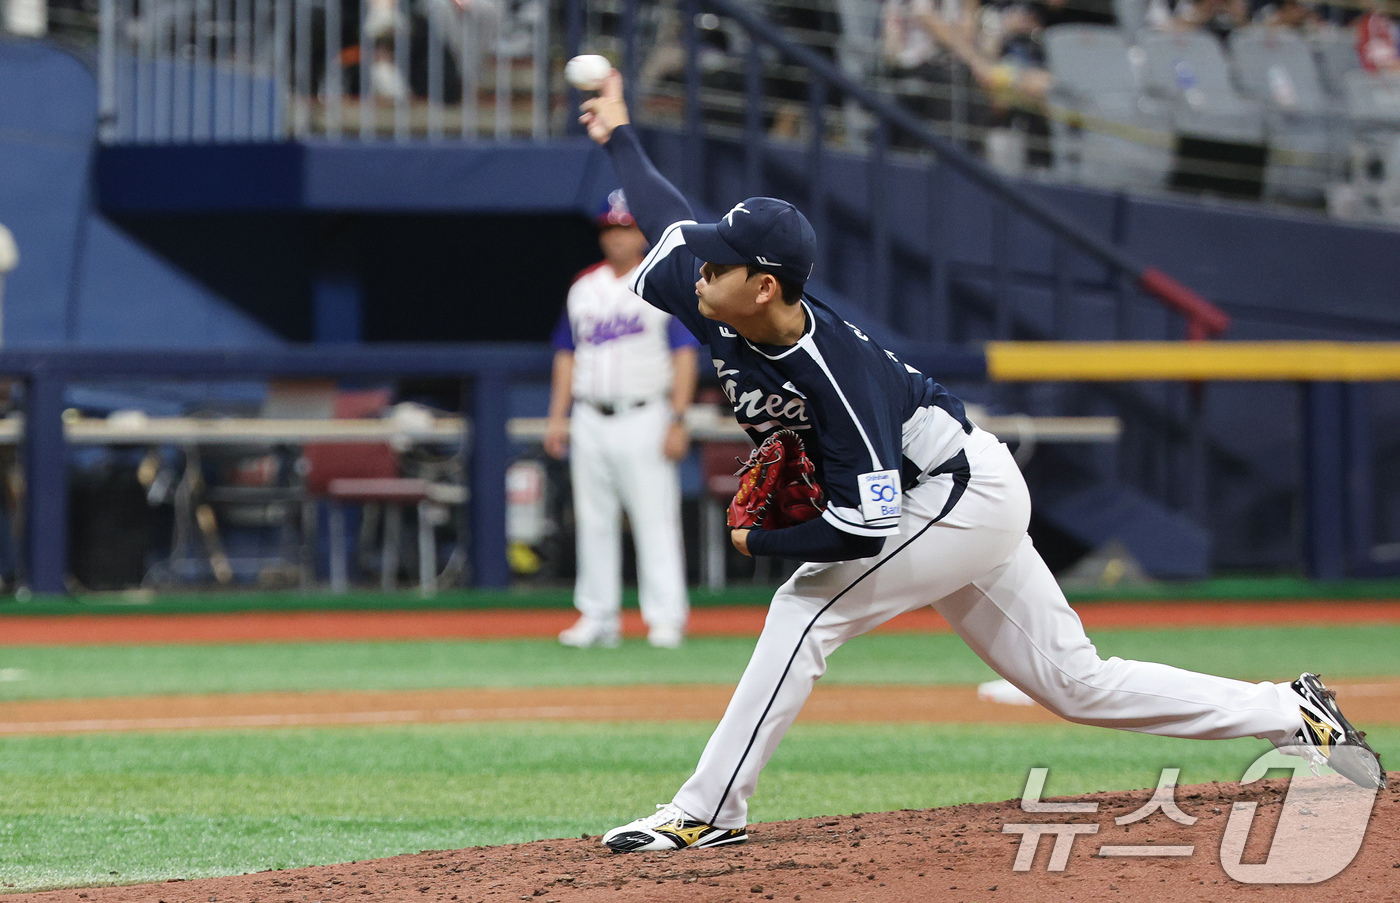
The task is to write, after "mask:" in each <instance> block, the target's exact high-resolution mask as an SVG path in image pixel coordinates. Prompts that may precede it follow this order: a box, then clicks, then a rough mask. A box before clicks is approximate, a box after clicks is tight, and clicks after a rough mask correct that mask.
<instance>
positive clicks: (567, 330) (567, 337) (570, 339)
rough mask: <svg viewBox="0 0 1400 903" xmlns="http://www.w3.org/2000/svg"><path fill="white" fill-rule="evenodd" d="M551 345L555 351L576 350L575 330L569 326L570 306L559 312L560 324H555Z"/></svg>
mask: <svg viewBox="0 0 1400 903" xmlns="http://www.w3.org/2000/svg"><path fill="white" fill-rule="evenodd" d="M549 343H550V344H551V345H553V346H554V350H555V351H573V350H574V329H573V327H572V326H571V325H569V306H568V305H567V304H566V305H564V309H563V310H561V311H560V312H559V322H558V323H556V324H554V332H553V333H551V334H550V336H549Z"/></svg>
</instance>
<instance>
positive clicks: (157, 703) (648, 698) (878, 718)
mask: <svg viewBox="0 0 1400 903" xmlns="http://www.w3.org/2000/svg"><path fill="white" fill-rule="evenodd" d="M1332 686H1334V687H1335V688H1336V689H1337V690H1338V691H1339V692H1340V694H1341V697H1342V698H1343V699H1344V700H1345V701H1346V705H1347V713H1348V715H1349V716H1350V717H1352V718H1354V719H1356V721H1357V722H1358V723H1362V724H1395V723H1400V679H1390V680H1370V681H1366V682H1364V683H1362V682H1351V683H1347V682H1333V683H1332ZM733 691H734V688H733V686H732V685H729V684H723V685H712V684H697V685H677V686H641V687H542V688H528V689H499V688H481V689H451V690H415V691H407V692H403V691H400V692H388V691H382V692H321V693H230V694H218V695H206V696H194V695H191V696H146V697H115V698H105V699H72V700H37V701H25V702H5V703H0V736H18V735H25V734H74V733H94V732H105V731H164V730H218V729H235V728H278V727H305V726H329V725H371V724H427V723H444V722H483V721H705V722H714V721H718V720H719V717H720V716H721V715H722V714H724V707H725V706H726V705H727V704H728V702H729V697H730V694H731V693H733ZM802 720H803V722H804V723H805V722H817V721H820V722H828V723H852V722H885V723H1046V724H1050V723H1057V722H1058V721H1059V719H1058V718H1057V717H1055V716H1054V715H1052V714H1050V713H1049V712H1047V711H1046V710H1045V709H1042V708H1041V707H1040V706H1019V705H1004V704H998V703H993V702H985V701H982V700H979V699H978V698H977V691H976V688H975V687H967V686H931V687H930V686H889V685H880V686H858V685H857V686H849V685H847V686H843V685H839V684H838V685H825V684H819V685H818V686H817V688H816V690H815V691H814V692H813V694H812V697H811V699H809V700H808V702H807V705H806V706H805V707H804V708H803V710H802ZM1396 878H1397V881H1400V875H1397V876H1396Z"/></svg>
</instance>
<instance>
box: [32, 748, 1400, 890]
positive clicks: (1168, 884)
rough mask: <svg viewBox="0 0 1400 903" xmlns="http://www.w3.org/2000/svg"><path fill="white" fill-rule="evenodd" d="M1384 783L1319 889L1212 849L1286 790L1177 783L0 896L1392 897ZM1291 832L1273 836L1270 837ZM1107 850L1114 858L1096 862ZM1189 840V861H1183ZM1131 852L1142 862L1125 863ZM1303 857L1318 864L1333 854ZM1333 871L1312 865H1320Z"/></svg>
mask: <svg viewBox="0 0 1400 903" xmlns="http://www.w3.org/2000/svg"><path fill="white" fill-rule="evenodd" d="M1390 783H1391V786H1390V788H1389V789H1386V790H1382V791H1380V793H1379V794H1378V795H1377V796H1376V800H1375V804H1374V806H1373V807H1372V811H1371V817H1370V821H1369V826H1368V827H1367V828H1366V833H1365V836H1364V840H1363V841H1362V842H1361V847H1360V851H1359V852H1358V853H1357V854H1356V856H1355V858H1354V859H1352V860H1351V861H1350V864H1349V865H1347V866H1346V867H1345V868H1344V869H1343V870H1342V871H1341V872H1340V874H1338V875H1337V876H1336V877H1333V878H1330V879H1329V880H1326V881H1323V882H1321V883H1315V884H1287V883H1284V884H1278V883H1269V884H1254V883H1241V882H1239V881H1236V880H1234V879H1232V878H1231V877H1230V876H1229V875H1228V874H1227V873H1226V869H1225V868H1224V866H1222V864H1221V843H1222V839H1223V838H1224V837H1225V836H1226V826H1227V822H1228V821H1229V820H1230V817H1231V811H1232V807H1233V806H1234V804H1235V803H1255V804H1257V809H1256V811H1255V812H1254V817H1253V821H1252V823H1249V824H1250V827H1249V830H1248V834H1247V836H1248V843H1247V845H1246V846H1245V849H1244V853H1243V855H1241V856H1237V857H1235V858H1234V859H1232V860H1230V862H1231V864H1232V866H1233V865H1234V863H1236V862H1238V863H1243V864H1246V865H1247V864H1251V863H1253V864H1274V863H1277V862H1278V857H1277V855H1276V854H1277V853H1278V850H1274V854H1275V855H1274V856H1273V857H1271V856H1270V846H1271V844H1274V843H1275V828H1276V826H1277V825H1278V824H1279V818H1280V814H1281V813H1282V812H1283V810H1284V807H1283V804H1282V803H1283V799H1284V796H1285V794H1286V793H1287V792H1288V789H1289V784H1288V782H1287V781H1284V780H1279V781H1266V782H1262V783H1260V784H1254V785H1251V786H1249V787H1241V786H1239V785H1237V784H1214V783H1212V784H1198V785H1192V786H1185V787H1179V788H1177V791H1176V794H1175V800H1176V802H1177V804H1178V806H1179V807H1180V813H1181V817H1183V818H1186V817H1194V818H1195V819H1196V821H1195V822H1194V824H1192V825H1189V826H1188V825H1184V824H1180V823H1179V822H1178V821H1174V820H1172V819H1171V818H1169V817H1168V815H1167V814H1166V813H1164V812H1163V811H1160V810H1158V811H1155V812H1153V813H1152V814H1151V815H1149V816H1147V817H1146V818H1143V819H1141V820H1138V821H1134V822H1132V823H1130V824H1125V825H1119V824H1117V823H1116V822H1115V819H1116V818H1119V817H1123V816H1129V815H1131V814H1133V813H1134V812H1136V811H1137V810H1139V809H1140V808H1141V807H1142V806H1143V805H1144V804H1145V803H1147V802H1148V800H1149V799H1150V798H1151V796H1152V793H1151V791H1147V790H1143V791H1136V792H1132V793H1099V794H1092V795H1089V796H1084V797H1078V798H1075V801H1077V802H1095V803H1098V809H1097V811H1096V812H1093V813H1087V814H1086V813H1031V812H1025V811H1023V810H1022V808H1021V806H1020V803H1019V802H1017V801H1012V802H1004V803H984V804H975V805H974V804H968V805H963V806H952V807H949V808H944V809H928V810H906V811H903V812H881V813H869V814H864V815H849V816H839V817H827V818H807V819H800V820H797V821H789V822H775V823H771V824H758V825H753V826H751V827H750V840H749V843H747V844H745V845H741V846H733V847H720V848H717V849H713V850H698V851H689V852H675V853H629V854H614V853H610V852H608V851H607V849H606V848H604V847H603V846H601V844H600V843H599V839H598V837H597V836H592V837H587V838H577V839H569V840H545V841H536V842H534V843H526V844H515V845H511V846H502V847H478V848H473V849H466V850H447V851H431V852H425V853H419V854H417V855H412V856H396V857H393V858H390V859H379V860H373V861H365V862H358V863H351V864H348V865H332V866H319V867H315V868H304V869H293V870H288V871H283V872H262V873H260V874H255V875H243V876H240V877H234V878H210V879H201V880H197V881H177V882H167V883H163V884H150V885H140V886H131V887H111V888H93V889H84V890H67V891H54V892H49V893H44V894H23V895H17V896H15V897H9V898H6V899H7V900H11V901H15V903H19V901H30V900H35V901H37V900H53V901H59V900H62V901H73V903H79V901H83V903H112V901H143V903H144V901H150V903H155V901H166V903H208V901H217V903H254V901H257V903H310V901H317V900H319V901H325V903H330V901H350V900H354V901H384V900H387V901H405V900H424V901H473V903H502V901H516V900H531V901H538V903H554V901H557V903H576V901H582V903H589V901H605V900H606V901H620V903H629V901H633V903H643V901H645V903H658V901H669V900H687V901H689V900H698V901H736V900H752V901H757V900H802V901H821V903H827V901H841V903H847V901H852V900H858V901H877V903H929V901H937V903H958V901H968V903H970V901H981V903H987V901H996V900H1004V901H1007V903H1011V901H1016V903H1037V901H1047V900H1057V901H1058V900H1070V899H1073V900H1075V901H1076V903H1093V901H1108V900H1112V901H1140V900H1151V901H1162V900H1170V899H1190V900H1193V901H1201V900H1209V901H1230V900H1239V899H1246V900H1259V901H1269V903H1277V901H1282V903H1292V901H1297V903H1325V901H1331V900H1336V901H1341V900H1357V899H1367V900H1386V901H1400V773H1394V772H1393V773H1391V775H1390ZM1047 802H1048V801H1047ZM1289 808H1290V811H1291V812H1293V813H1295V815H1294V816H1291V817H1295V818H1296V819H1301V821H1298V822H1297V824H1298V829H1297V830H1291V831H1290V833H1291V834H1292V835H1293V836H1294V837H1295V838H1296V837H1301V836H1304V835H1303V834H1302V833H1301V832H1304V831H1309V832H1312V833H1311V834H1310V835H1307V836H1308V837H1309V838H1311V837H1316V839H1317V845H1316V846H1314V845H1313V844H1312V843H1311V841H1310V840H1309V841H1305V842H1304V845H1303V847H1302V848H1301V849H1302V850H1304V852H1303V853H1302V854H1301V855H1300V854H1299V853H1298V849H1299V848H1298V846H1297V844H1296V843H1295V844H1294V845H1293V852H1292V853H1291V855H1290V859H1291V860H1292V861H1293V864H1294V865H1296V864H1297V863H1298V862H1299V861H1302V862H1304V863H1306V861H1307V860H1308V859H1309V856H1310V854H1311V851H1313V850H1324V848H1325V846H1326V843H1325V839H1326V838H1327V837H1328V836H1329V829H1332V828H1335V827H1336V826H1337V822H1336V819H1335V817H1334V815H1333V814H1332V813H1329V811H1328V809H1327V807H1326V801H1325V800H1323V801H1322V803H1321V804H1312V807H1311V808H1309V807H1307V806H1303V807H1299V806H1298V804H1297V801H1296V800H1295V801H1294V803H1290V806H1289ZM1296 813H1301V814H1296ZM1236 818H1240V815H1239V814H1237V815H1236ZM1311 822H1315V823H1311ZM1046 823H1056V824H1074V825H1077V826H1078V827H1076V828H1075V829H1074V831H1075V832H1077V833H1074V834H1069V833H1065V834H1064V835H1063V836H1062V837H1059V838H1058V842H1059V843H1068V844H1070V845H1069V846H1068V847H1067V849H1066V850H1065V851H1064V853H1065V855H1063V856H1061V857H1060V858H1061V859H1062V860H1063V864H1062V868H1061V869H1057V870H1051V869H1052V868H1053V867H1054V866H1055V865H1056V864H1057V863H1056V862H1055V861H1054V860H1055V859H1056V854H1055V850H1054V847H1055V844H1056V842H1057V835H1056V834H1054V833H1051V834H1047V835H1045V836H1042V837H1041V838H1040V840H1039V847H1038V850H1037V852H1036V854H1035V856H1034V858H1033V859H1031V861H1030V865H1029V868H1028V869H1025V870H1018V869H1017V855H1018V851H1019V850H1020V849H1021V844H1022V843H1028V842H1029V841H1028V840H1026V839H1024V838H1025V835H1026V834H1027V830H1026V829H1025V828H1013V829H1012V832H1011V833H1007V830H1006V826H1007V825H1033V824H1046ZM1241 824H1243V823H1241ZM1091 826H1095V827H1091ZM1031 833H1034V832H1031ZM1284 833H1285V832H1279V835H1280V837H1282V836H1283V834H1284ZM1331 833H1336V832H1335V831H1332V832H1331ZM1241 836H1243V835H1241ZM1071 842H1072V843H1071ZM1106 847H1107V848H1113V850H1114V851H1116V852H1110V853H1108V854H1105V852H1104V849H1105V848H1106ZM1187 847H1190V848H1191V851H1190V855H1183V854H1182V851H1183V850H1184V849H1185V848H1187ZM1125 848H1126V849H1136V850H1137V851H1138V852H1137V853H1134V854H1124V853H1123V852H1122V851H1123V850H1124V849H1125ZM1157 850H1160V851H1161V853H1163V854H1165V853H1168V852H1171V853H1174V854H1175V855H1161V854H1158V853H1157V852H1156V851H1157ZM1313 858H1319V859H1325V858H1326V854H1325V850H1324V852H1323V853H1320V854H1316V855H1314V857H1313ZM1334 861H1335V860H1334ZM1022 864H1023V865H1024V863H1022ZM1327 865H1328V863H1326V862H1321V861H1320V862H1318V864H1317V869H1319V870H1321V869H1325V868H1326V866H1327ZM1308 867H1309V868H1310V867H1311V865H1309V866H1308ZM1232 870H1236V871H1238V870H1237V869H1232ZM1305 870H1306V869H1305ZM1327 870H1328V871H1335V868H1332V869H1327Z"/></svg>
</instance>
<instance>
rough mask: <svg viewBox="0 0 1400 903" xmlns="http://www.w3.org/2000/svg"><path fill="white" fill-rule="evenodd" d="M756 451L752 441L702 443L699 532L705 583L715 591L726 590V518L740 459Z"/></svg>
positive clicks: (735, 489)
mask: <svg viewBox="0 0 1400 903" xmlns="http://www.w3.org/2000/svg"><path fill="white" fill-rule="evenodd" d="M752 450H753V444H752V443H750V442H705V443H702V444H701V445H700V478H701V480H702V482H703V484H704V492H703V493H702V498H701V503H700V532H701V535H702V536H703V537H704V547H705V560H704V564H703V568H704V572H705V585H706V586H708V587H709V588H710V589H712V590H721V589H724V584H725V578H726V574H725V560H726V558H727V557H728V552H729V530H728V528H727V527H726V525H725V518H726V515H727V514H728V511H729V500H730V499H732V498H734V493H736V492H738V491H739V478H738V477H737V476H735V474H734V471H735V470H736V469H738V466H739V465H738V463H737V462H736V460H735V459H736V458H737V459H738V461H743V460H745V459H747V458H748V456H749V452H750V451H752Z"/></svg>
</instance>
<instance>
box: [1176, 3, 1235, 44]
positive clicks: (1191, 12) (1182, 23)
mask: <svg viewBox="0 0 1400 903" xmlns="http://www.w3.org/2000/svg"><path fill="white" fill-rule="evenodd" d="M1171 24H1172V27H1174V28H1176V29H1178V30H1182V31H1190V30H1192V29H1197V28H1199V29H1202V30H1204V31H1208V32H1210V33H1211V34H1213V35H1215V36H1216V37H1217V38H1219V39H1220V40H1221V41H1225V40H1227V39H1229V37H1230V32H1232V31H1234V30H1235V29H1236V28H1239V27H1241V26H1243V25H1247V24H1249V4H1248V3H1246V2H1245V0H1180V2H1178V3H1177V5H1176V10H1175V15H1174V16H1173V19H1172V23H1171Z"/></svg>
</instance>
